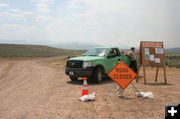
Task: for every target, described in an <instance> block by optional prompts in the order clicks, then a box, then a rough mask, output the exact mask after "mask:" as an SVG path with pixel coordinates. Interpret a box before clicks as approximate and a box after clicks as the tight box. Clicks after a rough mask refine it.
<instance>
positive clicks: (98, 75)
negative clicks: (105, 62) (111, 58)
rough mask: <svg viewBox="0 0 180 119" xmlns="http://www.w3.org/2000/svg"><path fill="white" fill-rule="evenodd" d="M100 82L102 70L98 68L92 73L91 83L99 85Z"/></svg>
mask: <svg viewBox="0 0 180 119" xmlns="http://www.w3.org/2000/svg"><path fill="white" fill-rule="evenodd" d="M102 80H103V69H102V68H100V67H97V68H96V69H95V70H94V73H93V82H94V83H100V82H101V81H102Z"/></svg>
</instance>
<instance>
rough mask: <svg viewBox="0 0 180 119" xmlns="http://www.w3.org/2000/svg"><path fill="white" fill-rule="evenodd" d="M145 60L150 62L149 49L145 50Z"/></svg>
mask: <svg viewBox="0 0 180 119" xmlns="http://www.w3.org/2000/svg"><path fill="white" fill-rule="evenodd" d="M144 50H145V59H146V60H149V48H145V49H144Z"/></svg>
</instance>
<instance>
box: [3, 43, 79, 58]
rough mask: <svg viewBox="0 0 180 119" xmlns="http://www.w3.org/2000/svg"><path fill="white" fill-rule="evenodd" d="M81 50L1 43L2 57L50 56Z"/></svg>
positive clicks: (74, 52) (73, 53) (71, 53)
mask: <svg viewBox="0 0 180 119" xmlns="http://www.w3.org/2000/svg"><path fill="white" fill-rule="evenodd" d="M77 53H79V51H73V50H66V49H59V48H53V47H49V46H45V45H22V44H0V57H50V56H62V55H76V54H77Z"/></svg>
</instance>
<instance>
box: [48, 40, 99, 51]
mask: <svg viewBox="0 0 180 119" xmlns="http://www.w3.org/2000/svg"><path fill="white" fill-rule="evenodd" d="M51 46H52V47H56V48H63V49H71V50H87V49H90V48H93V47H100V46H101V45H98V44H92V43H79V42H67V43H58V44H54V45H51Z"/></svg>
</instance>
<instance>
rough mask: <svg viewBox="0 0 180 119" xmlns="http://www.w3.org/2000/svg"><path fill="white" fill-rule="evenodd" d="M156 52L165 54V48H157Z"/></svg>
mask: <svg viewBox="0 0 180 119" xmlns="http://www.w3.org/2000/svg"><path fill="white" fill-rule="evenodd" d="M155 52H156V54H163V48H155Z"/></svg>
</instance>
